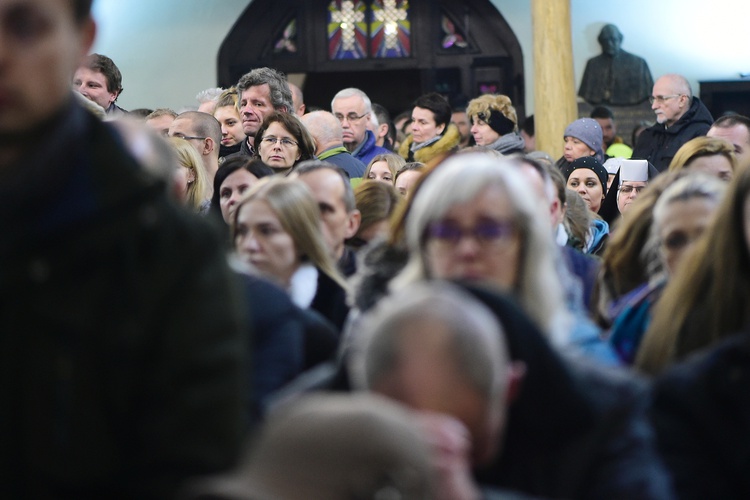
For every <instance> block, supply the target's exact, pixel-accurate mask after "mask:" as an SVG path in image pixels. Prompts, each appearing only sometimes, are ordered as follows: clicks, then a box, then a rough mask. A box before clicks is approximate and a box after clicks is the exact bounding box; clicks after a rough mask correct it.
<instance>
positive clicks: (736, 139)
mask: <svg viewBox="0 0 750 500" xmlns="http://www.w3.org/2000/svg"><path fill="white" fill-rule="evenodd" d="M706 135H708V136H709V137H718V138H720V139H725V140H727V141H729V142H731V143H732V144H735V143H737V144H742V143H745V144H750V130H748V128H747V127H746V126H745V125H743V124H742V123H737V124H735V125H732V126H731V127H711V129H710V130H709V131H708V134H706Z"/></svg>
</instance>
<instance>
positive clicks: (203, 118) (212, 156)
mask: <svg viewBox="0 0 750 500" xmlns="http://www.w3.org/2000/svg"><path fill="white" fill-rule="evenodd" d="M168 135H169V137H180V138H182V139H185V140H186V141H188V142H189V143H190V144H191V145H192V146H193V148H195V150H196V151H197V152H198V154H199V155H200V156H201V160H203V166H204V167H205V169H206V173H207V174H208V180H209V183H208V186H209V190H211V191H213V185H214V176H215V175H216V171H217V170H219V145H220V144H221V124H220V123H219V121H218V120H217V119H216V118H214V117H213V116H212V115H209V114H208V113H203V112H202V111H185V112H184V113H180V114H179V115H177V118H175V119H174V121H172V123H171V124H170V126H169V133H168ZM208 194H209V196H210V195H211V193H208Z"/></svg>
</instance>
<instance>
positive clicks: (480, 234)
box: [427, 221, 516, 245]
mask: <svg viewBox="0 0 750 500" xmlns="http://www.w3.org/2000/svg"><path fill="white" fill-rule="evenodd" d="M515 231H516V229H515V225H514V224H513V223H512V222H510V221H498V222H482V223H479V224H477V225H476V226H474V227H473V228H471V229H464V228H461V227H459V226H457V225H455V224H452V223H449V222H433V223H432V224H430V225H429V226H428V227H427V237H428V238H432V239H434V240H437V241H440V242H443V243H449V244H453V245H457V244H458V243H459V242H460V241H461V239H462V238H463V237H464V236H472V237H473V238H474V239H475V240H476V241H477V242H478V243H480V244H482V245H487V244H490V243H496V242H500V241H503V240H509V239H510V238H511V237H512V236H513V234H515Z"/></svg>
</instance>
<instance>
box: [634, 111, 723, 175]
mask: <svg viewBox="0 0 750 500" xmlns="http://www.w3.org/2000/svg"><path fill="white" fill-rule="evenodd" d="M713 122H714V119H713V117H712V116H711V113H710V112H709V111H708V108H706V106H704V105H703V103H702V102H701V100H700V99H699V98H697V97H693V102H692V103H691V104H690V108H688V110H687V111H686V112H685V114H684V115H682V117H681V118H680V119H679V120H677V122H676V123H675V124H674V125H672V126H671V127H665V126H664V125H663V124H661V123H655V124H654V125H652V126H650V127H649V128H647V129H646V130H644V131H643V132H641V135H640V136H639V137H638V143H637V144H636V145H635V148H634V149H633V156H632V158H633V159H641V158H642V159H646V160H648V161H649V162H651V163H652V164H653V165H654V167H656V170H658V171H659V172H664V171H665V170H667V169H668V168H669V164H670V163H671V162H672V158H673V157H674V155H675V153H677V150H678V149H680V147H682V145H683V144H685V143H686V142H688V141H689V140H690V139H694V138H696V137H700V136H702V135H706V134H707V133H708V129H710V128H711V124H712V123H713Z"/></svg>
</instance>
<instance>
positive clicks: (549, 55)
mask: <svg viewBox="0 0 750 500" xmlns="http://www.w3.org/2000/svg"><path fill="white" fill-rule="evenodd" d="M531 16H532V27H533V31H534V134H535V136H536V148H537V149H538V150H540V151H546V152H547V153H549V154H550V155H551V156H552V158H554V159H555V160H557V159H558V158H559V157H560V156H562V150H563V132H564V131H565V127H566V126H567V125H568V124H569V123H570V122H572V121H573V120H575V119H576V118H578V109H577V105H576V92H575V77H574V74H573V42H572V39H571V35H570V0H532V1H531Z"/></svg>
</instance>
